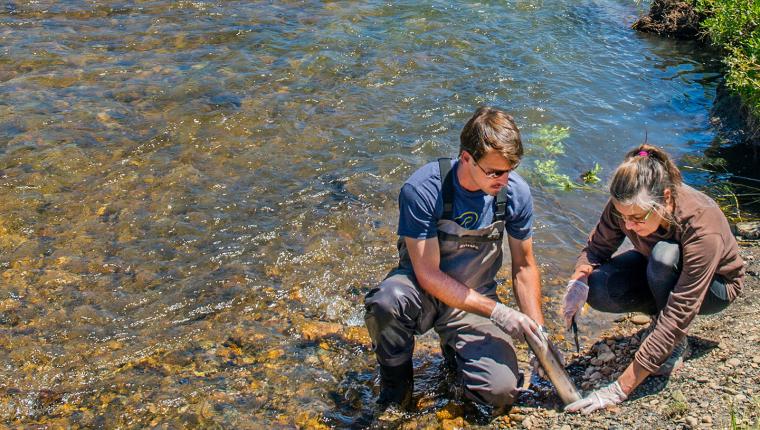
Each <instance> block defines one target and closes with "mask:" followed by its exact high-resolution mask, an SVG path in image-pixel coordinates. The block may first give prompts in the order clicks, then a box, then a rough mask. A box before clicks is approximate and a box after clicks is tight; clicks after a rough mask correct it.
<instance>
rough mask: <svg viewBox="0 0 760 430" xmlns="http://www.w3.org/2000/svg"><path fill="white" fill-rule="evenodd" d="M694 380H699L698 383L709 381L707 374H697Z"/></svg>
mask: <svg viewBox="0 0 760 430" xmlns="http://www.w3.org/2000/svg"><path fill="white" fill-rule="evenodd" d="M695 380H696V381H697V382H699V383H700V384H706V383H708V382H710V378H708V377H707V376H705V375H699V376H697V377H696V378H695Z"/></svg>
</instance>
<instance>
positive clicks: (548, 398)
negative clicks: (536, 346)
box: [360, 236, 760, 430]
mask: <svg viewBox="0 0 760 430" xmlns="http://www.w3.org/2000/svg"><path fill="white" fill-rule="evenodd" d="M739 240H740V244H741V246H740V254H741V256H742V258H743V259H744V260H745V262H746V264H747V265H746V271H747V275H746V282H745V286H744V290H743V291H742V294H741V295H740V296H739V297H738V298H737V299H736V301H735V302H734V303H733V304H732V305H731V306H729V307H728V308H727V309H726V310H725V311H723V312H721V313H718V314H715V315H709V316H699V317H697V318H696V319H695V320H694V322H693V323H692V325H691V327H690V330H689V335H688V339H689V343H690V346H691V354H690V356H689V357H688V358H687V359H686V360H685V362H684V366H683V368H682V369H681V370H680V371H678V372H676V373H675V374H673V375H672V376H671V377H670V378H664V377H649V378H647V380H646V381H645V382H644V383H643V384H642V385H640V386H639V387H638V388H637V389H636V390H635V391H634V392H633V394H632V395H631V397H630V398H629V399H628V400H627V401H625V402H624V403H622V404H621V405H618V406H615V407H611V408H608V409H606V410H604V411H599V412H596V413H594V414H591V415H589V416H584V415H580V414H570V413H565V412H563V410H562V408H563V405H562V403H561V401H560V399H559V397H558V396H557V395H556V393H555V392H554V390H553V389H552V387H551V385H550V384H549V383H546V382H542V381H540V380H535V379H534V380H533V381H532V382H531V383H528V382H526V384H525V386H526V391H525V392H524V394H523V395H522V396H521V397H520V399H519V401H518V402H517V404H516V405H515V406H514V407H513V408H512V409H511V410H509V412H508V413H507V414H504V415H502V416H498V417H496V418H493V419H490V418H485V417H484V416H483V415H479V414H478V413H477V412H476V411H475V412H474V411H472V410H468V403H467V402H463V401H461V399H459V398H457V395H456V392H449V394H447V395H445V396H443V397H445V398H446V399H441V396H440V393H438V399H437V400H436V399H432V398H430V397H429V396H428V395H426V394H422V395H420V393H417V394H416V395H415V398H416V399H417V411H416V412H413V413H410V414H399V413H397V412H390V413H388V412H386V414H383V415H380V416H377V417H375V418H373V419H372V420H371V423H367V424H369V425H368V427H371V428H376V429H439V428H442V429H460V428H468V429H507V428H510V429H512V428H514V429H528V430H535V429H555V430H570V429H576V428H584V429H621V430H622V429H632V428H646V429H652V428H656V429H660V428H667V429H712V428H731V429H735V428H736V429H756V428H758V427H760V325H758V324H757V323H756V322H755V320H754V316H755V314H756V313H757V312H758V309H759V308H760V242H759V241H746V240H744V239H743V238H742V237H741V236H740V237H739ZM649 322H650V321H649V317H648V316H645V315H640V314H625V315H621V316H620V317H619V318H617V319H616V320H615V323H614V325H613V326H612V327H610V328H609V329H608V330H607V331H605V332H603V333H602V334H601V335H600V336H598V337H597V338H596V339H595V341H594V342H593V344H588V345H585V348H583V349H582V350H581V352H580V353H579V354H567V353H566V354H567V355H566V356H565V359H566V361H567V370H568V373H569V374H570V376H571V378H572V379H573V381H574V382H575V384H576V386H577V387H578V388H579V390H580V391H581V392H582V394H587V393H588V392H590V391H591V390H593V389H595V388H598V387H600V386H604V385H606V384H608V383H610V382H611V381H614V380H615V379H616V378H617V377H618V376H619V375H620V373H621V372H622V371H623V370H624V369H625V368H626V367H627V366H628V364H629V363H630V362H631V361H632V360H633V354H634V353H635V352H636V349H637V348H638V346H639V344H640V343H641V341H642V340H643V338H644V337H645V336H646V334H647V327H648V324H649ZM360 337H362V338H363V337H364V336H360ZM425 337H427V336H423V338H422V339H420V341H419V342H418V345H417V350H416V351H415V357H416V358H415V361H416V363H417V368H418V369H417V370H416V371H415V373H416V377H417V378H421V379H430V378H429V377H430V376H431V375H430V374H431V373H432V374H437V376H434V377H437V378H441V374H440V372H438V371H436V370H435V368H436V365H435V361H436V360H435V358H434V357H435V356H437V354H438V353H437V345H436V344H435V343H436V342H435V341H434V340H432V339H425ZM362 340H365V339H362ZM559 341H561V339H555V342H559ZM519 355H520V357H521V358H523V359H524V358H525V354H524V351H522V352H520V354H519ZM420 367H421V368H422V369H420ZM520 367H521V369H527V368H528V364H527V363H525V362H524V363H521V366H520ZM431 369H432V370H431ZM429 382H430V381H428V383H429ZM449 384H450V385H451V387H449V390H451V389H452V387H453V386H454V384H453V383H451V382H448V383H447V382H443V383H442V384H441V385H443V386H447V385H449ZM432 403H438V405H433V404H432Z"/></svg>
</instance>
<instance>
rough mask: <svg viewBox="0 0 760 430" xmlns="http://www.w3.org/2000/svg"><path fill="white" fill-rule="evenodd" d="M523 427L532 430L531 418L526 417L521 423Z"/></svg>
mask: <svg viewBox="0 0 760 430" xmlns="http://www.w3.org/2000/svg"><path fill="white" fill-rule="evenodd" d="M522 425H523V427H525V428H526V429H527V430H530V429H532V428H533V418H531V417H527V418H525V419H524V420H523V422H522Z"/></svg>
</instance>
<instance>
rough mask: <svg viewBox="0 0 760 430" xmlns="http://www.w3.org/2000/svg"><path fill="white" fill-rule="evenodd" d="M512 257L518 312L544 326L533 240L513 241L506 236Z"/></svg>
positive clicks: (539, 281) (513, 282)
mask: <svg viewBox="0 0 760 430" xmlns="http://www.w3.org/2000/svg"><path fill="white" fill-rule="evenodd" d="M507 237H508V239H507V240H508V243H509V252H510V254H511V255H512V289H513V291H514V293H515V298H516V299H517V305H518V306H519V307H520V311H522V312H523V313H525V314H526V315H528V316H529V317H531V318H532V319H533V320H534V321H536V322H537V323H539V324H541V325H543V324H544V315H543V313H542V312H541V275H540V273H539V271H538V265H537V264H536V258H535V257H534V256H533V239H532V238H530V237H529V238H527V239H525V240H519V239H515V238H513V237H512V236H509V235H507Z"/></svg>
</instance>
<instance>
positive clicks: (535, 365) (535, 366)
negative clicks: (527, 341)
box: [528, 326, 566, 381]
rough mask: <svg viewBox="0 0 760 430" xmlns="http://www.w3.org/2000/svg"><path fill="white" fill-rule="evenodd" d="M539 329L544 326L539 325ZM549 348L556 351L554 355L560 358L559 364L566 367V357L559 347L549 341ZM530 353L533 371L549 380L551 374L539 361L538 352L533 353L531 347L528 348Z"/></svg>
mask: <svg viewBox="0 0 760 430" xmlns="http://www.w3.org/2000/svg"><path fill="white" fill-rule="evenodd" d="M539 330H542V328H541V327H540V326H539ZM544 333H546V332H544ZM549 348H551V349H552V351H553V352H554V355H555V356H556V357H557V359H558V360H559V364H561V365H562V367H565V364H566V363H565V357H564V356H563V355H562V352H561V351H560V350H559V348H557V346H556V345H554V343H552V342H549ZM528 354H529V355H530V368H531V369H533V373H534V374H536V375H538V377H539V378H541V379H544V380H547V381H548V380H549V375H548V374H547V373H546V371H545V370H544V367H543V366H542V365H541V362H540V361H538V357H536V354H534V353H533V351H531V350H530V349H528Z"/></svg>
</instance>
